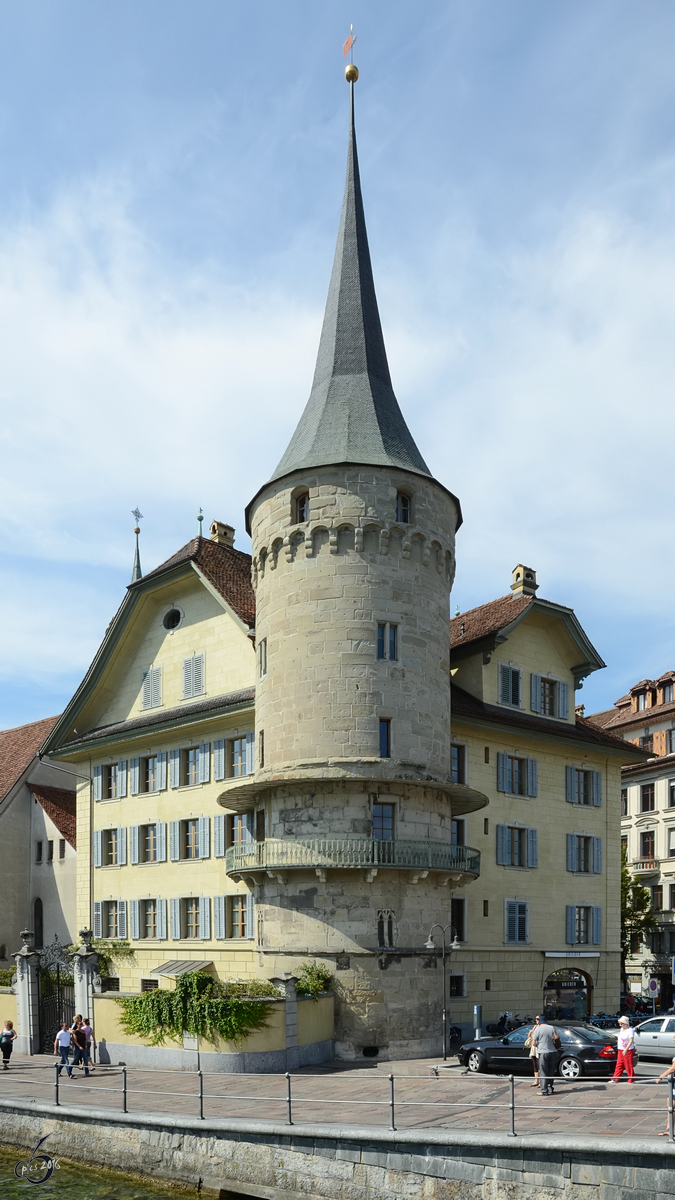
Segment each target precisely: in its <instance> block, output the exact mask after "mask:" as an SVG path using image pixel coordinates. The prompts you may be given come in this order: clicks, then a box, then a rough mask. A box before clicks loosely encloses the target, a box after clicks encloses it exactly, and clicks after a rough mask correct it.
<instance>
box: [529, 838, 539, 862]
mask: <svg viewBox="0 0 675 1200" xmlns="http://www.w3.org/2000/svg"><path fill="white" fill-rule="evenodd" d="M527 865H528V867H538V866H539V838H538V835H537V831H536V829H528V831H527Z"/></svg>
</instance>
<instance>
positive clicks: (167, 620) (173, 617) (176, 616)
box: [162, 608, 183, 629]
mask: <svg viewBox="0 0 675 1200" xmlns="http://www.w3.org/2000/svg"><path fill="white" fill-rule="evenodd" d="M182 619H183V614H182V612H181V611H180V609H179V608H170V609H169V611H168V613H167V614H166V615H165V617H164V620H163V621H162V624H163V626H164V628H165V629H177V628H178V626H179V625H180V623H181V621H182Z"/></svg>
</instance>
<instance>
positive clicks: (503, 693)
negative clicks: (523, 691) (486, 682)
mask: <svg viewBox="0 0 675 1200" xmlns="http://www.w3.org/2000/svg"><path fill="white" fill-rule="evenodd" d="M499 699H500V701H501V703H502V704H510V703H511V668H510V667H507V666H505V665H504V663H500V664H499Z"/></svg>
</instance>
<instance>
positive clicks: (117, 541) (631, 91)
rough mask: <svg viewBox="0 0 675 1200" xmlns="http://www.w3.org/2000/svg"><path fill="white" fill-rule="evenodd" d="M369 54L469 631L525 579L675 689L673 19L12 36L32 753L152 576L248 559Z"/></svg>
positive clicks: (10, 273) (5, 176)
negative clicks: (349, 50)
mask: <svg viewBox="0 0 675 1200" xmlns="http://www.w3.org/2000/svg"><path fill="white" fill-rule="evenodd" d="M350 22H353V23H354V27H355V30H356V33H357V36H358V40H357V43H356V47H355V60H356V61H357V63H358V65H359V68H360V70H361V79H360V80H359V83H358V85H357V124H358V137H359V150H360V156H361V168H362V179H363V188H364V196H365V204H366V215H367V219H368V227H369V235H370V242H371V252H372V257H373V262H374V269H375V277H376V285H377V289H378V296H379V301H380V309H381V314H382V318H383V323H384V329H385V338H386V341H387V347H388V351H389V358H390V365H391V368H392V374H393V378H394V385H395V388H396V392H397V395H398V398H399V401H400V403H401V405H402V407H403V410H404V412H405V415H406V418H407V420H408V423H409V425H410V427H411V429H412V431H413V433H414V435H415V437H416V439H417V441H418V444H419V446H420V448H421V450H422V452H423V454H424V455H425V457H426V459H427V461H428V462H429V464H430V466H431V468H432V470H433V471H434V473H435V475H436V476H437V478H439V479H440V480H441V481H442V482H443V483H444V484H446V486H448V487H450V488H451V489H452V490H453V491H454V492H456V493H457V494H458V495H459V496H460V498H461V501H462V505H463V510H464V518H465V523H464V526H463V528H462V529H461V531H460V534H459V536H458V562H459V566H458V574H457V580H456V584H455V589H454V592H453V609H454V606H455V604H459V606H460V607H461V608H462V609H463V610H464V609H466V608H469V607H471V606H473V605H476V604H480V603H482V602H483V601H485V600H488V599H491V598H493V597H494V596H498V595H502V594H504V593H505V592H506V591H507V589H508V584H509V582H510V578H511V569H512V567H513V566H514V565H515V564H516V562H519V561H522V562H525V563H527V564H528V565H530V566H533V567H535V568H536V570H537V571H538V576H539V580H540V584H541V588H540V594H541V595H543V596H545V597H546V598H547V599H551V600H556V601H558V602H560V603H563V604H568V605H571V606H572V607H574V609H575V611H576V613H577V615H578V617H579V619H580V620H581V622H582V624H583V625H584V627H585V629H586V631H587V633H588V634H589V636H590V638H591V640H592V641H593V642H594V643H595V645H596V647H597V649H598V650H599V652H600V653H601V655H602V656H603V658H604V659H605V661H606V662H607V664H608V669H607V670H605V671H602V672H599V673H598V675H597V676H596V677H594V678H593V679H591V680H589V681H587V683H586V685H585V687H584V690H583V692H582V693H581V694H580V696H579V699H580V700H583V701H584V702H585V703H586V706H587V711H593V710H594V709H597V708H600V707H605V706H607V705H609V704H611V703H612V701H613V700H614V699H616V697H618V696H619V695H621V693H622V692H624V691H625V690H626V688H627V687H628V686H629V685H630V683H631V682H634V681H636V680H637V679H640V678H642V677H644V676H654V675H658V674H660V673H661V672H662V671H664V670H665V669H667V668H670V667H673V666H675V647H674V644H673V643H674V635H675V619H674V616H673V604H672V601H671V596H672V594H673V591H674V590H675V567H674V564H673V554H672V552H671V546H672V543H673V533H674V530H673V502H672V499H671V493H672V490H673V483H672V479H673V465H672V457H673V454H672V449H671V447H672V446H673V444H674V437H673V434H674V433H675V416H674V405H673V381H674V380H675V342H674V339H673V334H672V330H673V324H674V322H675V234H674V232H673V229H674V220H673V216H674V213H673V207H674V203H673V198H674V195H675V192H674V184H675V152H674V148H673V147H674V145H675V138H674V133H675V130H674V125H675V116H674V114H675V96H674V94H673V93H674V92H675V76H674V75H673V71H672V63H673V60H674V58H675V53H674V52H675V8H673V6H672V4H670V3H667V2H666V0H662V2H661V3H652V2H651V0H642V3H641V4H640V5H635V4H634V3H632V2H631V3H628V2H624V3H622V2H620V0H613V2H611V3H609V2H607V3H603V2H601V0H597V2H594V3H592V4H589V3H588V2H587V0H566V3H559V4H541V2H540V0H531V2H530V0H522V2H517V0H512V3H510V4H504V3H503V0H454V2H450V3H446V2H443V0H434V2H432V0H426V2H425V3H421V4H418V5H411V4H407V5H406V4H403V3H399V2H398V0H387V2H386V3H385V2H381V0H369V3H365V2H364V0H353V3H352V4H351V5H349V6H347V5H346V4H344V3H337V2H335V3H331V2H326V3H323V4H317V3H299V2H294V0H290V2H287V3H286V4H284V5H281V4H276V3H272V2H271V0H266V2H259V3H251V2H250V0H249V2H248V3H244V2H242V0H238V2H229V0H199V3H197V4H190V5H188V4H185V3H184V2H183V3H176V2H174V0H144V2H143V4H138V3H137V0H134V2H128V0H116V3H115V4H114V5H108V6H103V5H92V4H91V3H90V0H86V2H84V0H83V2H74V0H73V2H65V0H31V3H30V4H26V3H25V0H13V2H12V0H4V2H3V4H2V5H0V161H1V162H2V164H3V169H2V173H1V174H0V328H1V329H2V336H1V337H0V404H1V405H2V412H3V419H2V424H1V426H0V430H1V436H2V457H1V460H0V461H2V471H1V472H0V500H1V508H2V521H1V522H0V545H1V548H2V557H1V560H0V570H1V571H2V580H1V582H2V587H1V589H0V612H1V614H2V617H3V620H2V621H1V622H0V638H1V643H0V673H1V676H2V689H1V691H0V695H1V697H2V709H1V710H0V726H4V727H6V726H11V725H17V724H21V723H22V722H24V721H28V720H32V719H36V718H38V717H41V716H45V715H48V714H50V713H54V712H58V711H59V710H60V709H61V708H62V707H63V705H64V704H65V703H66V701H67V699H68V698H69V696H70V695H71V694H72V692H73V690H74V688H75V687H76V686H77V684H78V682H79V681H80V679H81V678H82V675H83V674H84V671H85V669H86V667H87V665H88V663H89V661H90V659H91V657H92V655H93V653H94V651H95V649H96V647H97V645H98V643H99V641H100V639H101V636H102V634H103V631H104V629H105V627H106V625H107V624H108V621H109V620H110V617H111V616H112V614H113V612H114V611H115V609H116V608H117V605H118V604H119V602H120V600H121V598H122V595H123V593H124V588H125V585H126V583H127V582H128V578H129V574H130V570H131V562H132V556H133V537H132V533H131V529H132V524H133V521H132V518H131V515H130V510H131V509H132V508H133V507H134V506H135V505H136V504H139V505H140V507H141V510H142V511H143V513H144V514H145V519H144V521H143V522H142V526H143V534H142V560H143V566H144V568H145V569H146V570H147V569H149V568H151V567H153V566H155V565H156V564H157V563H159V562H161V561H162V560H163V559H164V558H166V557H168V555H169V554H171V553H173V551H174V550H175V549H177V548H178V547H179V546H180V545H182V544H183V543H184V542H186V541H187V540H188V538H189V537H191V536H192V535H193V533H194V532H196V520H195V514H196V512H197V509H198V508H199V506H200V505H201V506H202V507H203V509H204V513H205V516H206V519H207V520H211V518H213V517H217V518H219V519H221V520H225V521H229V522H230V523H231V524H233V525H235V526H236V528H237V544H238V545H239V546H240V547H242V548H244V549H248V542H247V539H246V536H245V534H244V530H243V515H242V512H243V508H244V505H245V504H246V502H247V501H248V500H249V499H250V497H251V496H252V495H253V494H254V492H255V491H256V490H257V488H258V487H259V485H260V483H261V482H262V481H263V480H264V479H265V478H266V477H267V475H268V474H269V472H270V471H271V470H272V469H273V467H274V466H275V465H276V462H277V461H278V459H279V457H280V456H281V453H282V451H283V449H284V447H285V445H286V443H287V441H288V439H289V437H290V435H291V433H292V430H293V428H294V426H295V423H296V421H297V419H298V417H299V415H300V413H301V411H302V408H303V406H304V404H305V401H306V398H307V395H308V393H309V387H310V383H311V377H312V372H313V367H314V357H315V353H316V347H317V343H318V336H319V330H320V324H321V317H322V310H323V303H324V300H325V295H326V290H327V286H328V279H329V274H330V268H331V262H332V256H333V249H334V243H335V236H336V232H337V223H338V217H339V209H340V203H341V196H342V188H343V180H344V167H345V155H346V132H347V100H348V91H347V86H346V84H345V82H344V78H343V74H342V70H343V60H342V52H341V47H342V42H343V41H344V38H345V37H346V35H347V33H348V30H349V24H350Z"/></svg>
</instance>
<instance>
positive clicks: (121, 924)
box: [117, 900, 127, 942]
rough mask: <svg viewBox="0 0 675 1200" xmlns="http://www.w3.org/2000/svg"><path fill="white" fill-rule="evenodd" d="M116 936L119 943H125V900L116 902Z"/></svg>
mask: <svg viewBox="0 0 675 1200" xmlns="http://www.w3.org/2000/svg"><path fill="white" fill-rule="evenodd" d="M117 936H118V938H119V939H120V941H121V942H124V941H126V937H127V902H126V900H118V901H117Z"/></svg>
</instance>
